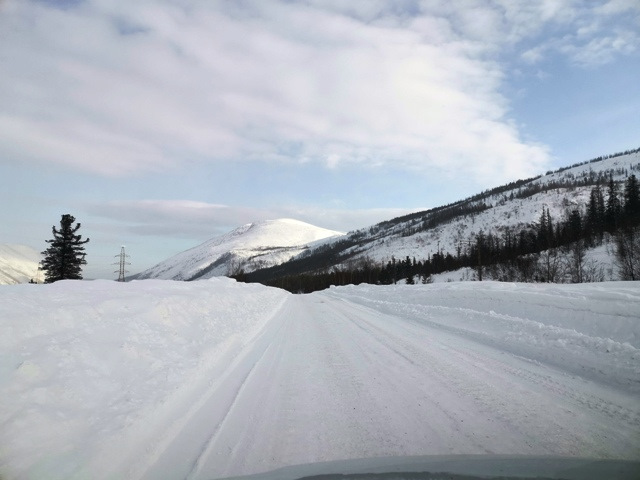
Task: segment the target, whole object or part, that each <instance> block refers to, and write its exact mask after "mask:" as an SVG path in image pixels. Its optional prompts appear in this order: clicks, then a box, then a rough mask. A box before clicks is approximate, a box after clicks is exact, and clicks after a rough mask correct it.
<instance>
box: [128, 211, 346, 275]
mask: <svg viewBox="0 0 640 480" xmlns="http://www.w3.org/2000/svg"><path fill="white" fill-rule="evenodd" d="M340 235H343V233H342V232H336V231H334V230H327V229H325V228H320V227H316V226H314V225H311V224H308V223H305V222H301V221H299V220H293V219H289V218H281V219H278V220H266V221H263V222H257V223H248V224H246V225H243V226H241V227H239V228H236V229H235V230H233V231H231V232H229V233H227V234H225V235H222V236H220V237H216V238H213V239H211V240H208V241H207V242H205V243H203V244H201V245H198V246H197V247H194V248H191V249H189V250H187V251H184V252H181V253H179V254H177V255H174V256H173V257H171V258H169V259H167V260H165V261H163V262H160V263H159V264H157V265H155V266H154V267H151V268H150V269H148V270H145V271H144V272H141V273H140V274H139V275H137V276H136V278H139V279H145V278H158V279H165V280H192V279H196V278H197V279H198V280H204V279H209V278H213V277H217V276H223V275H229V274H231V273H233V272H234V271H235V270H238V269H240V268H242V269H243V270H244V271H245V272H250V271H253V270H256V269H258V268H266V267H270V266H272V265H277V264H280V263H283V262H285V261H287V260H289V259H290V258H291V257H293V256H295V255H298V254H300V253H302V252H303V251H305V250H306V249H307V245H308V244H313V243H314V242H318V241H320V240H323V239H327V238H329V237H335V236H340Z"/></svg>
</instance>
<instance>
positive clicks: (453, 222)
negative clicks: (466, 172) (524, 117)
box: [251, 149, 640, 281]
mask: <svg viewBox="0 0 640 480" xmlns="http://www.w3.org/2000/svg"><path fill="white" fill-rule="evenodd" d="M631 174H635V175H636V177H638V176H640V149H637V150H634V151H631V152H626V153H624V154H615V155H611V156H607V157H599V158H597V159H594V160H591V161H587V162H584V163H581V164H577V165H574V166H571V167H565V168H561V169H559V170H557V171H555V172H547V173H546V174H545V175H540V176H538V177H535V178H531V179H526V180H519V181H515V182H512V183H510V184H507V185H503V186H501V187H497V188H494V189H491V190H488V191H485V192H482V193H479V194H477V195H474V196H472V197H469V198H467V199H464V200H461V201H458V202H454V203H452V204H449V205H445V206H442V207H438V208H433V209H431V210H427V211H422V212H417V213H412V214H409V215H405V216H403V217H398V218H395V219H392V220H389V221H385V222H381V223H378V224H376V225H373V226H371V227H368V228H363V229H360V230H356V231H353V232H349V233H348V234H346V235H344V236H342V237H339V238H335V239H331V240H329V241H328V242H325V243H324V244H322V245H318V246H314V247H313V248H310V249H308V250H307V251H305V252H303V253H302V254H300V255H299V256H298V257H296V258H295V259H293V260H292V261H290V262H287V263H286V264H283V265H281V266H276V267H273V268H271V269H269V270H268V271H260V272H257V273H256V274H254V275H252V276H251V278H252V280H255V281H268V280H269V279H273V278H277V277H280V276H283V275H291V274H293V275H295V274H299V273H303V272H310V271H316V270H318V269H322V268H326V267H327V266H332V265H336V266H347V267H349V265H358V263H359V262H361V261H363V260H365V259H366V261H374V262H382V263H386V262H387V261H389V260H391V258H392V257H395V258H396V259H403V258H405V257H407V256H408V257H413V258H416V259H418V260H420V259H426V258H428V257H430V256H433V255H434V254H435V253H437V252H440V253H442V254H446V253H450V254H452V255H453V256H456V254H457V253H458V251H459V250H461V251H462V252H464V251H465V249H466V248H467V246H468V245H469V243H470V242H471V241H473V239H474V238H475V237H476V236H477V234H478V233H480V232H483V234H488V233H491V234H493V235H496V236H498V237H500V236H501V234H502V233H503V232H505V231H506V230H507V229H509V230H511V231H518V230H522V229H526V228H530V227H531V226H533V225H535V224H536V223H537V222H538V221H539V219H540V216H541V214H542V211H543V207H544V208H545V209H548V210H549V213H550V215H551V217H552V219H553V221H554V222H557V221H560V220H564V219H565V218H566V216H567V214H568V213H569V212H570V211H571V210H574V209H578V210H580V211H581V212H584V211H585V208H586V205H587V203H588V201H589V196H590V192H591V189H592V188H593V186H594V185H595V184H597V183H599V184H601V185H603V186H604V185H605V184H606V182H607V181H608V180H609V177H610V175H611V176H612V177H613V179H614V181H615V182H618V183H619V184H620V183H622V182H623V181H625V179H626V178H627V177H628V176H629V175H631ZM610 263H611V262H610Z"/></svg>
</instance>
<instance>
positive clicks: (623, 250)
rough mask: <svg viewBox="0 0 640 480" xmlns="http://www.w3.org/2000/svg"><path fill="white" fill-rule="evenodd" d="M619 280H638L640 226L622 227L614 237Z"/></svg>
mask: <svg viewBox="0 0 640 480" xmlns="http://www.w3.org/2000/svg"><path fill="white" fill-rule="evenodd" d="M614 241H615V255H616V264H617V266H618V269H619V271H620V277H621V278H620V279H621V280H640V227H635V228H622V229H620V230H618V231H617V232H616V234H615V237H614Z"/></svg>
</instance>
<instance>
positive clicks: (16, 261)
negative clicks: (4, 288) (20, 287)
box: [0, 244, 42, 285]
mask: <svg viewBox="0 0 640 480" xmlns="http://www.w3.org/2000/svg"><path fill="white" fill-rule="evenodd" d="M41 259H42V255H41V254H40V252H38V251H37V250H35V249H33V248H31V247H27V246H26V245H13V244H0V285H15V284H16V283H27V282H28V281H29V280H32V279H33V280H34V281H38V279H39V280H40V281H42V272H39V271H38V264H39V263H40V260H41Z"/></svg>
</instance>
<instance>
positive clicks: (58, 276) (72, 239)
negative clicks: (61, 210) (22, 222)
mask: <svg viewBox="0 0 640 480" xmlns="http://www.w3.org/2000/svg"><path fill="white" fill-rule="evenodd" d="M75 221H76V219H75V217H73V215H69V214H65V215H62V218H61V219H60V229H59V230H58V229H56V227H55V225H54V226H53V227H52V232H53V239H52V240H47V243H49V244H50V246H49V248H47V249H46V250H45V251H44V252H42V254H43V255H44V256H45V257H44V259H43V260H42V261H41V262H40V268H41V269H42V270H45V272H46V273H45V280H44V281H45V283H53V282H57V281H58V280H82V265H86V264H87V262H86V260H85V259H84V257H85V253H84V244H85V243H87V242H88V241H89V239H88V238H87V239H86V240H81V239H82V235H76V232H77V231H78V229H79V228H80V223H77V224H76V226H75V227H74V226H73V222H75Z"/></svg>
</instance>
